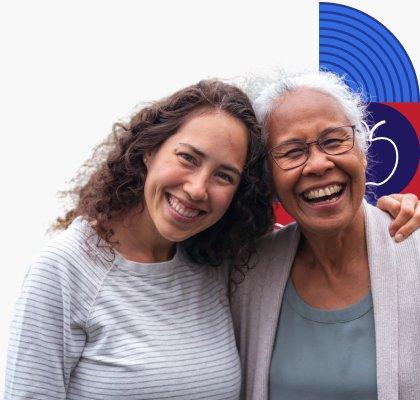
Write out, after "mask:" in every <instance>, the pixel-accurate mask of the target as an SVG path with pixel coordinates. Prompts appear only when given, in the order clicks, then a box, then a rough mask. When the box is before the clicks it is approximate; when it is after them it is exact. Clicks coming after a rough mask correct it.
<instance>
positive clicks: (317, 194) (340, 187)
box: [300, 183, 346, 204]
mask: <svg viewBox="0 0 420 400" xmlns="http://www.w3.org/2000/svg"><path fill="white" fill-rule="evenodd" d="M345 189H346V185H345V184H338V183H337V184H334V185H329V186H325V187H323V188H318V189H311V190H307V191H305V192H303V193H302V194H301V195H300V196H301V197H302V198H303V199H304V200H305V201H306V202H308V203H312V204H315V203H333V202H335V201H337V200H338V199H339V198H340V197H341V195H342V194H343V192H344V190H345Z"/></svg>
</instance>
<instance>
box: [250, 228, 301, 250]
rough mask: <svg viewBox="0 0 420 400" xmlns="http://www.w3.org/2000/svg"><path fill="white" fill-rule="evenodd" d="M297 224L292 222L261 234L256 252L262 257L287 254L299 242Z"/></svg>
mask: <svg viewBox="0 0 420 400" xmlns="http://www.w3.org/2000/svg"><path fill="white" fill-rule="evenodd" d="M299 238H300V230H299V226H298V225H297V224H296V223H295V222H293V223H290V224H288V225H286V226H283V227H281V228H280V229H277V230H275V231H273V232H270V233H269V234H267V235H265V236H263V237H262V238H261V239H259V241H258V242H257V247H256V250H257V253H258V254H259V255H260V256H263V257H270V258H271V257H277V256H280V255H283V256H284V255H285V254H288V253H289V252H290V251H292V249H293V247H294V245H296V244H297V243H298V242H299Z"/></svg>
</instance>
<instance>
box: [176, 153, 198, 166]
mask: <svg viewBox="0 0 420 400" xmlns="http://www.w3.org/2000/svg"><path fill="white" fill-rule="evenodd" d="M177 156H178V157H179V158H180V159H181V160H182V161H183V162H186V163H188V164H192V165H197V160H196V159H195V157H194V156H192V155H191V154H189V153H177Z"/></svg>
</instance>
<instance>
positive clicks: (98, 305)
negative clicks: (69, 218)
mask: <svg viewBox="0 0 420 400" xmlns="http://www.w3.org/2000/svg"><path fill="white" fill-rule="evenodd" d="M93 233H94V232H93V231H92V230H91V228H90V227H89V226H88V225H87V223H86V221H83V220H81V219H77V220H75V221H74V222H73V224H72V225H71V226H70V227H69V229H67V230H66V231H65V232H63V233H61V234H60V235H58V236H57V238H56V239H55V240H54V241H53V242H51V243H50V244H49V245H47V246H46V247H45V248H44V249H43V251H42V252H41V254H40V255H39V257H38V258H37V259H36V261H35V262H34V263H33V265H32V266H31V268H30V269H29V272H28V275H27V277H26V279H25V282H24V285H23V290H22V294H21V296H20V298H19V299H18V301H17V303H16V307H15V314H14V319H13V321H12V325H11V338H10V344H9V353H8V362H7V371H6V393H5V399H14V400H15V399H33V398H37V399H92V400H94V399H191V400H194V399H220V400H222V399H223V400H229V399H232V400H234V399H235V400H237V399H238V397H239V385H240V369H239V360H238V356H237V351H236V346H235V341H234V337H233V331H232V322H231V317H230V311H229V304H228V299H227V292H226V283H227V282H226V271H224V269H223V268H221V267H220V268H212V267H207V266H198V265H194V264H192V263H189V262H187V261H186V258H185V256H183V255H182V254H181V251H178V252H177V254H176V255H175V257H174V258H173V259H172V260H170V261H167V262H163V263H156V264H139V263H135V262H130V261H127V260H124V259H123V258H122V257H121V256H119V255H117V256H116V257H115V259H114V260H113V261H111V260H112V257H111V255H110V254H109V252H108V251H107V250H106V248H98V247H97V246H96V243H97V239H98V238H97V236H95V235H93Z"/></svg>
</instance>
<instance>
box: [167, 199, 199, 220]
mask: <svg viewBox="0 0 420 400" xmlns="http://www.w3.org/2000/svg"><path fill="white" fill-rule="evenodd" d="M165 196H166V200H167V201H168V204H169V207H171V209H172V210H173V211H174V212H176V213H177V214H178V215H179V216H181V217H183V218H186V219H187V218H190V219H194V218H196V217H198V216H199V215H203V214H205V211H202V210H198V209H196V208H190V207H186V206H185V205H184V204H182V203H181V202H180V201H179V200H178V199H177V198H176V197H175V196H172V195H171V194H170V193H165Z"/></svg>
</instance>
